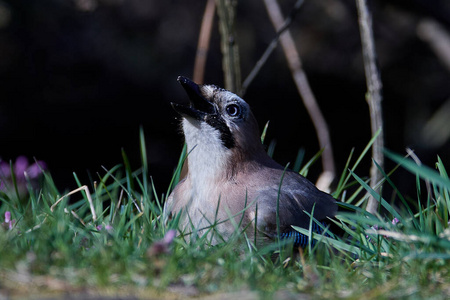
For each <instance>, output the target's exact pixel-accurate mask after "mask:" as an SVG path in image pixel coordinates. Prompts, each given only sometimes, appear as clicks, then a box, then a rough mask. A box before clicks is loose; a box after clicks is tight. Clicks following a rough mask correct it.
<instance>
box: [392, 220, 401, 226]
mask: <svg viewBox="0 0 450 300" xmlns="http://www.w3.org/2000/svg"><path fill="white" fill-rule="evenodd" d="M398 223H400V220H399V219H397V218H394V219H393V220H392V225H397V224H398Z"/></svg>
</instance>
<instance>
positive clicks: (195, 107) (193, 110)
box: [170, 76, 216, 120]
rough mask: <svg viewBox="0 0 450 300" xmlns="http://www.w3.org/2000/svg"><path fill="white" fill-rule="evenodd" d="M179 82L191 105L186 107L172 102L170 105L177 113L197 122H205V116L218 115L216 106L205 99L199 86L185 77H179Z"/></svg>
mask: <svg viewBox="0 0 450 300" xmlns="http://www.w3.org/2000/svg"><path fill="white" fill-rule="evenodd" d="M177 80H178V82H179V83H181V85H182V86H183V88H184V89H185V91H186V93H187V94H188V96H189V100H190V102H191V105H190V106H185V105H182V104H178V103H173V102H171V103H170V104H171V105H172V107H173V109H175V111H176V112H178V113H179V114H181V115H183V116H187V117H192V118H194V119H197V120H203V119H204V118H205V116H207V115H210V114H214V113H216V109H215V108H214V105H213V104H212V103H211V102H209V101H208V100H207V99H206V98H205V97H203V95H202V93H201V91H200V87H199V86H198V84H196V83H195V82H193V81H191V80H189V79H188V78H186V77H183V76H178V79H177Z"/></svg>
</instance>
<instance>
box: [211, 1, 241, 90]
mask: <svg viewBox="0 0 450 300" xmlns="http://www.w3.org/2000/svg"><path fill="white" fill-rule="evenodd" d="M216 4H217V13H218V15H219V29H220V37H221V48H222V55H223V61H222V67H223V72H224V78H225V88H226V89H227V90H230V91H232V92H234V93H238V92H239V91H240V90H241V71H240V63H239V49H238V44H237V42H236V28H235V23H236V5H237V0H216Z"/></svg>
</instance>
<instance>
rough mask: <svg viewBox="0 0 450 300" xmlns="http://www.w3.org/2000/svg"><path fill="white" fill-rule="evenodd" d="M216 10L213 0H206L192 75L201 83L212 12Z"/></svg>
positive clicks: (209, 37) (209, 38)
mask: <svg viewBox="0 0 450 300" xmlns="http://www.w3.org/2000/svg"><path fill="white" fill-rule="evenodd" d="M215 10H216V2H215V0H207V2H206V7H205V12H204V13H203V19H202V26H201V28H200V35H199V37H198V44H197V53H196V55H195V63H194V76H193V78H192V79H193V80H194V82H196V83H203V81H204V77H205V65H206V59H207V57H208V50H209V41H210V40H211V31H212V25H213V22H214V12H215Z"/></svg>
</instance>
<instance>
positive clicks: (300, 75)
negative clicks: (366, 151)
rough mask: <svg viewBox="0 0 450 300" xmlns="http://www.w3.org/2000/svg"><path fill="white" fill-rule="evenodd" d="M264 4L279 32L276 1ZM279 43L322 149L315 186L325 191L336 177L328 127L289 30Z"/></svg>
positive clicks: (279, 23) (281, 22)
mask: <svg viewBox="0 0 450 300" xmlns="http://www.w3.org/2000/svg"><path fill="white" fill-rule="evenodd" d="M264 4H265V5H266V10H267V12H268V14H269V17H270V19H271V21H272V23H273V25H274V27H275V29H276V30H277V31H279V30H280V29H281V28H282V26H283V24H284V17H283V15H282V12H281V9H280V6H279V5H278V3H277V1H276V0H264ZM280 42H281V46H282V47H283V51H284V54H285V56H286V59H287V61H288V64H289V68H290V70H291V72H292V76H293V78H294V81H295V84H296V86H297V90H298V92H299V93H300V95H301V97H302V99H303V103H304V105H305V107H306V109H307V110H308V113H309V115H310V117H311V120H312V121H313V124H314V127H315V128H316V132H317V138H318V139H319V145H320V147H321V148H323V149H324V151H323V154H322V164H323V169H324V172H323V173H322V174H321V176H320V178H319V181H318V182H317V186H318V187H319V188H320V189H322V190H327V189H328V188H329V185H330V183H331V181H332V180H333V179H334V177H335V176H336V171H335V164H334V158H333V149H332V145H331V139H330V133H329V130H328V125H327V122H326V121H325V118H324V117H323V115H322V112H321V110H320V108H319V105H318V104H317V101H316V98H315V97H314V94H313V92H312V90H311V87H310V85H309V82H308V78H307V77H306V73H305V71H304V70H303V68H302V62H301V60H300V56H299V54H298V52H297V49H296V46H295V43H294V39H293V38H292V35H291V33H290V31H289V29H286V30H285V31H284V32H283V33H282V34H281V36H280Z"/></svg>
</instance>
